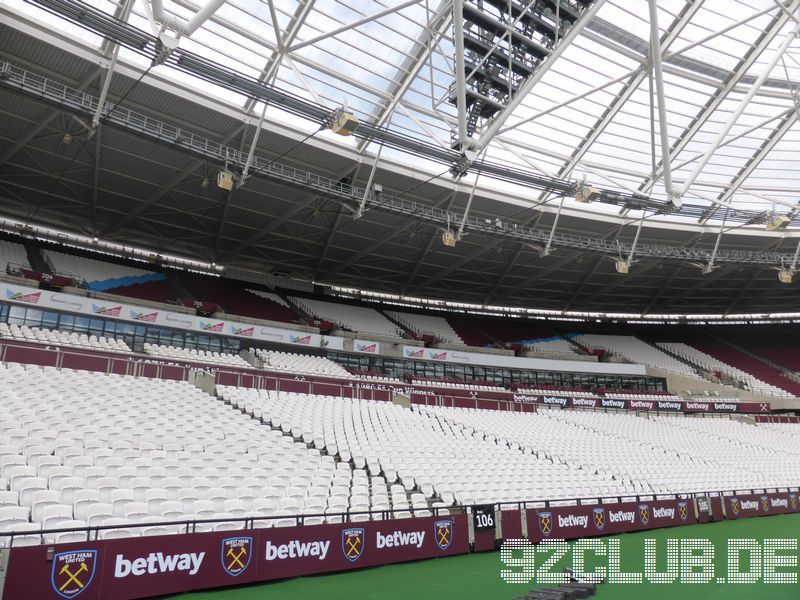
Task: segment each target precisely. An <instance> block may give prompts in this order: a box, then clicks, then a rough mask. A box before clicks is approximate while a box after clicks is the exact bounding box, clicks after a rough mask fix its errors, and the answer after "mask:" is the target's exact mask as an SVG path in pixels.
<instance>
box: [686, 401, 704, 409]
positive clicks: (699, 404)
mask: <svg viewBox="0 0 800 600" xmlns="http://www.w3.org/2000/svg"><path fill="white" fill-rule="evenodd" d="M686 408H687V409H689V410H708V409H709V408H710V406H709V404H708V402H687V403H686Z"/></svg>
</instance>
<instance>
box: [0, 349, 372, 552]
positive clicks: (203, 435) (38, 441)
mask: <svg viewBox="0 0 800 600" xmlns="http://www.w3.org/2000/svg"><path fill="white" fill-rule="evenodd" d="M65 391H68V393H65ZM0 395H1V396H2V397H3V398H4V408H3V410H2V411H0V440H2V442H0V504H2V506H0V530H5V531H9V530H11V531H15V530H20V529H24V528H30V527H35V528H36V529H39V530H41V529H42V528H45V529H53V528H59V527H86V526H87V525H89V526H92V525H120V526H121V527H120V528H119V529H117V528H114V529H112V530H109V531H104V532H101V533H100V534H99V535H100V538H101V539H111V538H112V537H131V536H139V535H164V534H169V533H174V532H177V531H179V530H180V527H179V526H172V525H170V526H166V525H158V524H156V523H154V522H155V521H160V522H168V521H178V520H183V519H187V520H193V519H214V518H219V519H223V520H224V519H226V518H227V519H231V518H239V517H245V516H253V517H255V516H265V515H277V516H280V515H294V514H299V513H302V512H305V513H307V514H310V513H316V514H320V513H322V512H323V511H324V510H325V508H326V504H327V503H328V500H329V498H333V497H335V498H337V499H343V504H336V505H335V506H336V508H337V509H341V510H340V511H339V512H343V511H344V510H347V509H348V508H349V506H350V500H351V498H350V494H349V490H350V489H351V482H352V483H353V486H352V487H353V488H355V489H357V490H359V491H362V490H363V489H368V485H367V486H364V485H363V482H364V476H365V473H363V472H361V476H360V477H359V476H357V475H358V472H357V471H356V472H354V471H353V470H352V468H351V467H350V466H349V465H347V464H340V465H336V464H335V461H334V459H333V457H330V456H321V455H320V452H319V450H313V449H309V448H307V447H306V445H305V444H303V443H296V442H294V441H293V440H292V438H291V437H287V436H284V435H282V434H281V432H280V431H274V430H271V429H270V428H269V427H266V426H264V425H261V424H259V423H258V422H257V421H254V420H253V419H251V418H249V417H248V416H246V415H243V414H242V413H241V412H239V411H236V410H232V409H231V408H230V407H228V406H226V405H225V404H223V403H222V402H220V401H219V400H218V399H216V398H213V397H211V396H209V395H208V394H206V393H204V392H202V391H200V390H199V389H198V388H196V387H193V386H192V385H190V384H188V383H186V382H177V381H162V380H155V379H147V378H133V377H123V376H118V375H105V374H99V373H88V372H84V371H69V370H60V371H59V370H57V369H54V368H44V369H42V368H41V367H36V366H30V365H29V366H27V367H24V366H22V365H16V364H10V365H8V366H4V365H1V364H0ZM356 486H357V487H356ZM376 487H377V486H376ZM359 497H360V496H355V498H359ZM353 504H354V505H356V506H360V504H359V503H356V502H354V503H353ZM9 507H17V508H9ZM19 507H22V508H19ZM294 522H295V521H294V519H280V520H277V521H256V527H269V526H271V525H274V526H282V525H293V524H294ZM322 522H323V518H322V517H310V518H309V519H307V520H306V523H308V524H311V523H322ZM28 523H33V525H32V526H31V525H28ZM126 523H148V525H147V526H146V527H144V528H131V529H125V528H124V527H123V525H124V524H126ZM197 527H198V529H197V531H211V530H216V531H221V530H227V529H239V528H241V527H242V523H241V522H238V523H236V522H231V521H227V522H222V523H215V524H198V525H197ZM84 535H85V534H84ZM39 537H40V536H38V535H34V534H31V536H30V538H21V539H19V540H17V539H15V544H19V545H26V544H27V545H30V544H36V543H39ZM7 539H8V538H2V540H7ZM67 539H69V538H67V537H66V536H65V534H47V535H45V540H44V541H45V543H53V542H56V543H57V542H60V541H66V540H67ZM84 539H85V538H84ZM0 543H2V542H0Z"/></svg>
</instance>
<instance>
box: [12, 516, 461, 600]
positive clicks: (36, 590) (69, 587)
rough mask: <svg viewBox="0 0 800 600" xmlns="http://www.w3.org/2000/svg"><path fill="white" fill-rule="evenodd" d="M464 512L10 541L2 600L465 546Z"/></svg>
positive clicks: (347, 565) (382, 560) (144, 587)
mask: <svg viewBox="0 0 800 600" xmlns="http://www.w3.org/2000/svg"><path fill="white" fill-rule="evenodd" d="M467 552H469V540H468V536H467V522H466V516H465V515H456V516H443V517H427V518H416V519H399V520H392V521H369V522H364V523H347V524H342V525H319V526H306V527H285V528H284V527H281V528H271V529H254V530H244V531H225V532H215V533H199V534H191V535H167V536H155V537H140V538H126V539H119V540H107V541H94V542H83V543H73V544H60V545H58V546H55V547H52V546H47V545H42V546H31V547H22V548H14V549H12V551H11V556H10V558H9V565H8V576H7V578H6V582H5V588H4V593H3V598H4V600H18V599H21V598H25V599H26V600H40V599H41V600H44V599H48V600H49V599H57V598H62V599H63V598H73V597H75V596H78V595H79V594H80V596H81V600H101V599H102V600H106V599H111V598H113V599H114V600H117V599H126V598H145V597H149V596H159V595H163V594H173V593H178V592H185V591H190V590H197V589H203V588H214V587H222V586H229V585H238V584H241V583H251V582H255V581H269V580H273V579H283V578H287V577H298V576H302V575H311V574H316V573H326V572H332V571H342V570H347V569H356V568H360V567H371V566H378V565H384V564H390V563H397V562H404V561H410V560H419V559H425V558H434V557H438V556H449V555H454V554H465V553H467Z"/></svg>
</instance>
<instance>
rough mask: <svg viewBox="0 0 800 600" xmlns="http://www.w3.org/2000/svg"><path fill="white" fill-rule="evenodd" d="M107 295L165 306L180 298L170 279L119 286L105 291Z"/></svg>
mask: <svg viewBox="0 0 800 600" xmlns="http://www.w3.org/2000/svg"><path fill="white" fill-rule="evenodd" d="M105 291H106V292H108V293H109V294H117V295H118V296H126V297H128V298H138V299H140V300H149V301H150V302H161V303H162V304H167V303H168V302H172V301H174V300H175V299H176V298H179V297H180V295H181V294H180V292H179V291H178V288H177V287H176V286H175V282H174V281H173V280H172V279H169V278H168V279H154V280H152V281H144V282H142V283H132V284H130V285H120V286H117V287H112V288H108V289H107V290H105Z"/></svg>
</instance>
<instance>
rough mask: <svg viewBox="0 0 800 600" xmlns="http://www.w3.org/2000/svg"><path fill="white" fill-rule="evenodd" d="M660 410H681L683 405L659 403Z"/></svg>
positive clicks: (678, 403)
mask: <svg viewBox="0 0 800 600" xmlns="http://www.w3.org/2000/svg"><path fill="white" fill-rule="evenodd" d="M658 408H660V409H662V410H680V409H681V403H680V402H659V403H658Z"/></svg>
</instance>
